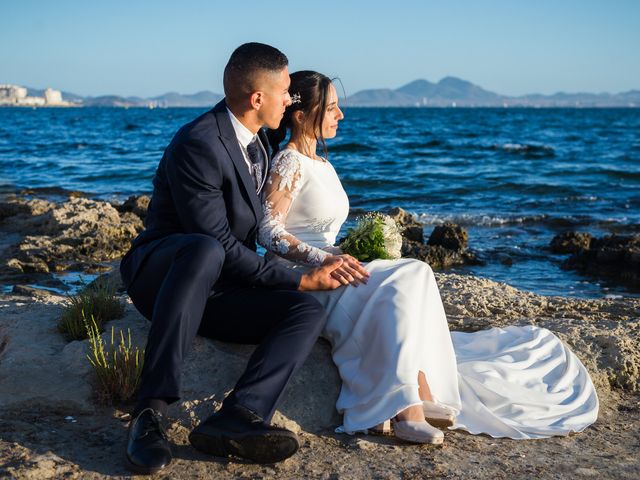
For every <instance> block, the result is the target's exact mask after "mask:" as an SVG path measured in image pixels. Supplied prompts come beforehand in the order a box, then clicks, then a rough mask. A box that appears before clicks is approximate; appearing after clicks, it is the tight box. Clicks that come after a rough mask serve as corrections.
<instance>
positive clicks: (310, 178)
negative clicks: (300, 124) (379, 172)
mask: <svg viewBox="0 0 640 480" xmlns="http://www.w3.org/2000/svg"><path fill="white" fill-rule="evenodd" d="M263 206H264V218H263V220H262V222H261V223H260V228H259V233H258V241H259V243H260V245H262V246H263V247H264V248H266V249H267V250H269V251H271V252H273V253H276V254H277V255H280V256H282V257H284V258H287V259H289V260H293V261H296V262H302V263H307V264H310V265H321V264H322V262H323V261H324V260H325V258H326V257H327V255H329V253H328V251H330V250H331V247H332V245H333V244H334V243H335V241H336V237H337V236H338V232H339V231H340V227H341V226H342V224H343V223H344V221H345V220H346V218H347V215H348V213H349V199H348V198H347V194H346V193H345V191H344V189H343V188H342V184H341V183H340V180H339V179H338V175H337V174H336V171H335V170H334V168H333V166H332V165H331V164H330V163H329V162H327V161H319V160H314V159H312V158H309V157H307V156H305V155H302V154H301V153H299V152H297V151H295V150H291V149H285V150H281V151H280V152H278V154H276V156H275V157H274V158H273V160H272V163H271V169H270V171H269V176H268V178H267V183H266V186H265V192H264V199H263Z"/></svg>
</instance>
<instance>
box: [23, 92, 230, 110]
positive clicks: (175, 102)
mask: <svg viewBox="0 0 640 480" xmlns="http://www.w3.org/2000/svg"><path fill="white" fill-rule="evenodd" d="M27 95H29V96H30V97H42V96H44V89H37V88H27ZM223 97H224V95H221V94H219V93H213V92H210V91H208V90H203V91H201V92H197V93H193V94H190V95H182V94H180V93H177V92H169V93H165V94H164V95H159V96H157V97H151V98H142V97H135V96H133V97H122V96H120V95H101V96H98V97H83V96H81V95H76V94H75V93H71V92H65V91H63V92H62V98H63V99H64V100H67V101H70V102H76V103H78V104H79V105H82V106H85V107H213V106H214V105H215V104H216V103H218V102H219V101H220V100H222V98H223Z"/></svg>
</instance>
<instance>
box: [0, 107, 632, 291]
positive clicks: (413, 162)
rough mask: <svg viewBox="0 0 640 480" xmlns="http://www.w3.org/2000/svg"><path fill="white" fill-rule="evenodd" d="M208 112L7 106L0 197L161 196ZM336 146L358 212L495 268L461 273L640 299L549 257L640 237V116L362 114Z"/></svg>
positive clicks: (593, 112)
mask: <svg viewBox="0 0 640 480" xmlns="http://www.w3.org/2000/svg"><path fill="white" fill-rule="evenodd" d="M203 111H205V110H204V109H186V108H176V109H153V110H150V109H111V108H102V109H100V108H96V109H92V108H70V109H20V108H4V109H0V189H1V191H3V192H14V191H18V190H21V189H24V188H42V187H61V188H64V189H68V190H80V191H83V192H86V193H88V194H89V195H90V196H93V197H97V198H102V199H107V200H124V199H125V198H126V197H128V196H129V195H131V194H139V193H149V192H150V191H151V179H152V177H153V174H154V171H155V168H156V165H157V163H158V161H159V160H160V157H161V156H162V152H163V149H164V148H165V146H166V145H167V144H168V142H169V141H170V140H171V138H172V136H173V134H174V133H175V131H176V130H177V129H178V128H179V127H180V126H181V125H182V124H184V123H186V122H188V121H190V120H192V119H193V118H195V117H196V116H198V115H199V114H200V113H202V112H203ZM328 148H329V160H330V161H331V162H332V163H333V165H334V166H335V168H336V170H337V171H338V174H339V175H340V177H341V179H342V181H343V184H344V186H345V189H346V191H347V193H348V194H349V198H350V201H351V208H352V209H353V210H354V211H360V210H383V209H385V208H387V207H394V206H399V207H403V208H404V209H406V210H409V211H411V212H413V213H415V214H416V215H417V216H418V217H419V220H420V221H422V222H423V223H425V225H426V226H425V233H426V234H427V236H428V235H429V233H430V232H431V230H432V228H433V226H435V225H438V224H441V223H443V222H447V221H451V222H455V223H458V224H460V225H462V226H463V227H464V228H466V229H467V231H468V232H469V247H470V248H471V249H472V250H474V251H475V252H476V253H477V255H478V256H479V257H480V258H481V259H482V260H484V265H474V266H465V267H457V268H454V269H451V270H450V271H453V272H457V273H472V274H474V275H479V276H484V277H488V278H491V279H493V280H497V281H501V282H506V283H509V284H510V285H513V286H515V287H517V288H520V289H524V290H529V291H533V292H536V293H539V294H543V295H565V296H576V297H591V298H594V297H605V296H637V294H634V293H632V292H628V291H626V290H625V289H624V288H623V287H618V286H615V285H611V284H607V283H605V282H603V281H599V280H597V279H593V278H590V277H585V276H582V275H580V274H578V273H576V272H573V271H568V270H564V269H562V268H561V264H562V261H563V260H564V259H565V257H564V256H562V255H555V254H552V253H551V252H549V251H548V249H547V247H548V245H549V242H550V241H551V239H552V238H553V236H554V235H556V234H558V233H561V232H563V231H567V230H578V231H585V232H590V233H592V234H595V235H598V236H600V235H604V234H608V233H618V234H637V233H640V110H639V109H488V108H487V109H456V108H449V109H417V108H411V109H403V108H398V109H393V108H388V109H375V108H371V109H355V108H352V109H346V110H345V119H344V120H343V122H342V123H341V124H340V129H339V132H338V137H337V138H335V139H333V140H331V141H330V142H329V143H328ZM353 221H354V219H353V218H352V219H351V220H350V222H351V223H353ZM348 226H349V224H347V225H345V227H348Z"/></svg>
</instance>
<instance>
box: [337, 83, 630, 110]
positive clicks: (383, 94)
mask: <svg viewBox="0 0 640 480" xmlns="http://www.w3.org/2000/svg"><path fill="white" fill-rule="evenodd" d="M346 105H347V106H350V107H407V106H415V107H451V106H456V107H640V91H638V90H630V91H629V92H623V93H618V94H610V93H597V94H596V93H564V92H558V93H555V94H553V95H541V94H532V95H524V96H521V97H510V96H507V95H500V94H498V93H494V92H490V91H488V90H485V89H483V88H482V87H479V86H478V85H474V84H473V83H471V82H468V81H466V80H462V79H460V78H456V77H445V78H443V79H442V80H440V81H439V82H438V83H432V82H429V81H428V80H422V79H420V80H414V81H413V82H410V83H408V84H406V85H404V86H402V87H400V88H397V89H395V90H392V89H388V88H387V89H372V90H361V91H359V92H357V93H354V94H353V95H351V96H349V97H347V99H346Z"/></svg>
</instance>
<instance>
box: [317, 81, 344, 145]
mask: <svg viewBox="0 0 640 480" xmlns="http://www.w3.org/2000/svg"><path fill="white" fill-rule="evenodd" d="M343 118H344V115H343V113H342V110H340V108H339V107H338V93H337V92H336V87H334V86H333V84H329V92H328V97H327V109H326V110H325V111H324V117H323V118H322V136H323V137H324V138H333V137H335V136H336V134H337V133H338V122H339V121H340V120H342V119H343Z"/></svg>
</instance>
